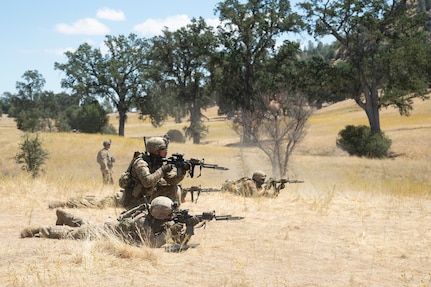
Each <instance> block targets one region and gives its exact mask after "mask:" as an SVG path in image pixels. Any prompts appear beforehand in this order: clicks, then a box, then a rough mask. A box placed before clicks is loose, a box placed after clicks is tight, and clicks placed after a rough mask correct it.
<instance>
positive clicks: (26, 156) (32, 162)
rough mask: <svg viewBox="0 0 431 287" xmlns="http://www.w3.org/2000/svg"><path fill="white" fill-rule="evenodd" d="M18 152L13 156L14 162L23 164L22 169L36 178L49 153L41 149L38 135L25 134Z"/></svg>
mask: <svg viewBox="0 0 431 287" xmlns="http://www.w3.org/2000/svg"><path fill="white" fill-rule="evenodd" d="M20 150H21V151H20V152H19V153H17V154H16V155H15V161H16V163H18V164H23V165H22V169H23V170H25V171H26V172H28V173H30V174H31V175H32V176H33V177H37V176H38V175H39V174H40V173H41V172H42V171H43V169H42V166H43V165H44V164H45V161H46V160H47V159H48V158H49V153H48V152H47V151H46V150H45V149H43V147H42V141H41V140H40V139H39V135H38V134H30V133H25V134H24V136H23V142H22V143H21V144H20Z"/></svg>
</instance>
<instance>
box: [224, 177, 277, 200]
mask: <svg viewBox="0 0 431 287" xmlns="http://www.w3.org/2000/svg"><path fill="white" fill-rule="evenodd" d="M265 180H266V174H265V173H264V172H263V171H255V172H254V173H253V175H252V177H251V178H249V177H243V178H241V179H239V180H236V181H233V180H227V181H226V182H225V183H224V184H223V185H222V188H221V189H222V191H227V192H231V193H235V194H238V195H241V196H245V197H251V196H266V197H275V196H277V195H278V193H279V191H280V190H279V189H280V187H281V186H280V187H274V186H272V185H268V184H267V183H266V182H265ZM277 188H279V189H278V190H275V189H277ZM282 188H284V185H283V186H282V187H281V189H282ZM272 189H274V190H272Z"/></svg>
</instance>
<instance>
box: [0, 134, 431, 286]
mask: <svg viewBox="0 0 431 287" xmlns="http://www.w3.org/2000/svg"><path fill="white" fill-rule="evenodd" d="M314 129H315V130H313V127H312V129H311V130H310V134H311V136H310V137H309V138H308V139H307V140H306V142H305V147H304V146H303V147H300V148H299V151H302V152H301V154H299V155H296V156H295V157H294V158H293V159H292V168H291V171H290V175H291V176H292V177H294V178H297V179H302V180H305V183H303V184H289V185H288V186H287V187H286V189H284V190H283V191H282V193H281V194H280V196H279V197H278V198H276V199H267V198H241V197H237V196H234V195H230V194H225V193H202V194H201V195H200V197H199V200H198V203H196V204H195V203H191V202H186V203H185V204H184V205H183V206H182V207H183V208H188V209H190V213H192V214H196V213H201V212H203V211H208V210H215V211H216V213H217V214H219V215H223V214H232V215H238V216H244V217H245V219H244V220H242V221H231V222H227V221H211V222H208V223H207V225H206V226H205V228H199V229H196V230H195V233H196V234H195V236H194V237H193V238H192V241H191V242H192V243H199V246H197V247H196V248H193V249H189V250H187V251H184V252H181V253H168V252H165V251H164V249H163V248H161V249H150V248H147V247H140V248H137V247H131V246H127V245H125V244H122V243H119V242H116V241H115V240H113V239H112V240H96V241H73V240H52V239H40V238H25V239H21V238H19V234H20V231H21V230H22V229H23V228H24V227H26V226H28V225H52V224H54V223H55V219H56V218H55V211H54V210H52V209H48V208H47V206H48V202H49V201H50V200H53V199H58V198H57V196H56V195H55V192H56V191H57V192H58V190H61V189H62V186H54V185H53V184H52V183H50V182H45V181H44V180H36V181H34V182H30V183H29V182H27V181H20V180H19V178H18V179H17V180H16V181H12V182H11V180H10V179H7V178H5V177H1V178H0V181H1V183H2V184H1V185H0V192H1V194H2V197H1V198H0V209H1V221H0V230H1V231H2V232H1V233H0V245H1V246H2V247H1V251H0V259H1V262H2V264H1V265H0V285H1V286H169V285H171V286H172V285H176V286H186V285H187V286H214V287H215V286H217V287H218V286H229V287H230V286H250V287H251V286H253V287H254V286H259V287H260V286H321V287H331V286H370V287H371V286H376V287H380V286H388V287H392V286H431V248H430V247H431V228H430V223H431V196H430V194H429V190H430V188H431V186H430V185H429V180H428V181H425V182H424V189H425V190H424V193H420V194H412V195H410V194H408V193H400V192H396V191H397V188H396V186H394V187H393V190H394V191H395V192H394V193H390V192H387V190H388V188H385V187H383V186H384V185H385V184H386V185H387V184H388V182H389V183H390V184H393V185H397V184H398V183H402V184H403V185H405V180H412V182H414V181H415V177H416V176H417V173H418V172H420V173H422V174H423V173H425V174H426V173H427V174H429V172H430V170H431V169H430V165H429V163H424V162H423V160H421V156H422V153H423V152H422V149H423V147H424V145H429V143H428V141H427V140H425V141H424V140H423V137H422V138H421V139H419V138H418V139H417V140H416V139H415V138H412V141H410V142H409V143H408V144H407V145H403V144H400V141H395V143H394V145H395V147H397V146H398V147H397V149H398V151H399V152H401V151H406V150H407V149H409V151H411V152H410V153H409V158H407V159H394V160H382V161H367V160H362V159H352V158H349V157H348V156H346V155H345V154H342V153H340V152H339V151H336V149H335V148H333V147H332V145H325V144H323V143H324V142H326V141H323V140H322V139H321V138H320V137H319V131H320V127H315V128H314ZM397 129H398V128H397V127H395V128H393V129H392V130H391V131H389V132H391V133H392V134H391V138H394V139H396V138H397V135H402V133H401V132H398V133H396V132H395V131H396V130H397ZM426 129H429V127H428V126H427V127H426ZM424 134H426V132H425V133H424ZM316 135H317V138H316ZM410 135H411V134H410ZM322 136H323V134H322ZM331 140H332V139H331ZM307 141H308V143H307ZM117 142H118V141H117ZM416 143H417V144H416ZM218 144H220V143H218ZM307 145H308V146H307ZM317 145H320V146H319V147H320V148H319V147H318V146H317ZM310 146H311V147H313V146H316V151H313V149H312V148H310ZM185 147H186V146H184V148H185ZM180 148H181V147H180ZM426 150H429V148H428V149H426ZM175 151H176V150H171V152H175ZM306 151H307V152H306ZM199 152H200V151H199V150H198V149H196V151H195V152H194V153H199ZM320 153H322V154H325V155H328V154H329V155H330V156H320V155H319V154H320ZM260 157H261V155H259V154H258V153H256V152H255V151H253V150H247V149H245V150H242V151H241V152H240V154H238V153H236V152H232V149H231V148H229V149H227V150H226V152H225V154H224V155H223V156H220V157H218V158H209V161H208V162H217V163H222V162H223V163H225V164H226V165H227V166H229V167H230V168H231V171H230V173H229V175H230V177H231V178H236V177H238V176H239V175H244V173H249V172H250V171H251V170H252V169H251V167H256V166H257V164H256V163H257V162H259V161H260V159H261V158H260ZM427 162H429V161H427ZM235 164H236V165H235ZM358 166H361V168H360V169H358V168H357V167H358ZM245 167H250V169H247V168H245ZM259 168H260V169H265V168H268V166H265V165H259ZM419 178H421V177H419ZM422 178H423V176H422ZM225 179H226V175H225V174H223V173H221V172H216V171H204V172H203V176H202V178H200V179H190V180H189V181H188V183H190V182H193V183H194V184H196V183H203V185H204V186H216V185H219V184H220V182H222V181H223V180H225ZM403 180H404V181H403ZM111 192H112V190H109V189H104V190H102V191H100V193H101V194H110V193H111ZM69 211H71V212H73V213H74V214H76V215H79V216H82V217H85V218H88V219H90V220H91V221H93V222H100V223H102V222H104V221H105V220H106V219H107V218H108V217H111V218H116V216H118V214H119V213H120V212H121V210H119V209H116V208H106V209H69Z"/></svg>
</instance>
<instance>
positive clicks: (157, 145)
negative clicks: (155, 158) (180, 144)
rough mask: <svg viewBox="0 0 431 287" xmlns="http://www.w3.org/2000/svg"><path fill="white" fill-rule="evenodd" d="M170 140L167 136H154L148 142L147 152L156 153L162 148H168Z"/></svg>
mask: <svg viewBox="0 0 431 287" xmlns="http://www.w3.org/2000/svg"><path fill="white" fill-rule="evenodd" d="M168 144H169V141H168V139H167V138H165V137H152V138H150V139H149V140H148V141H147V143H146V148H147V152H149V153H156V152H157V151H159V150H161V149H166V148H168Z"/></svg>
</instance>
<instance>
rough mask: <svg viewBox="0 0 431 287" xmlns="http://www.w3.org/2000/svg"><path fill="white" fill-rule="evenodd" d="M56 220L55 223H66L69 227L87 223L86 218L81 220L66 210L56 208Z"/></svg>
mask: <svg viewBox="0 0 431 287" xmlns="http://www.w3.org/2000/svg"><path fill="white" fill-rule="evenodd" d="M56 214H57V221H56V222H55V225H67V226H71V227H79V226H81V225H83V224H86V223H88V222H87V221H86V220H83V219H82V218H81V217H78V216H75V215H73V214H71V213H69V212H66V211H65V210H63V209H57V210H56Z"/></svg>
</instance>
